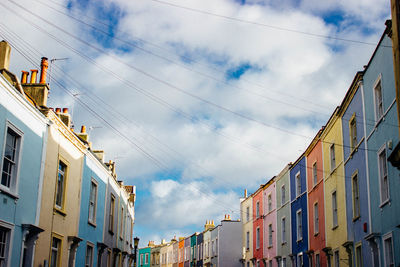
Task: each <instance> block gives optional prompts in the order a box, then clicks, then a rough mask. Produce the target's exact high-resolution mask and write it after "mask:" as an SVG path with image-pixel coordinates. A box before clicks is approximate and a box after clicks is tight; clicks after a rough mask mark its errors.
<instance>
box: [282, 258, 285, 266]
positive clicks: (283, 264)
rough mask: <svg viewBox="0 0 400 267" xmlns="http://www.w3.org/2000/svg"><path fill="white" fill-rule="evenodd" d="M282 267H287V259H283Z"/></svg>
mask: <svg viewBox="0 0 400 267" xmlns="http://www.w3.org/2000/svg"><path fill="white" fill-rule="evenodd" d="M282 267H286V258H282Z"/></svg>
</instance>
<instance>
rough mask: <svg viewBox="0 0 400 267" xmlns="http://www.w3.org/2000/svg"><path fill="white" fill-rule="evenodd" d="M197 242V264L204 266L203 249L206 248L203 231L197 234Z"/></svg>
mask: <svg viewBox="0 0 400 267" xmlns="http://www.w3.org/2000/svg"><path fill="white" fill-rule="evenodd" d="M196 244H197V255H196V258H197V261H196V266H197V267H203V250H204V243H203V232H201V233H199V234H198V235H197V239H196Z"/></svg>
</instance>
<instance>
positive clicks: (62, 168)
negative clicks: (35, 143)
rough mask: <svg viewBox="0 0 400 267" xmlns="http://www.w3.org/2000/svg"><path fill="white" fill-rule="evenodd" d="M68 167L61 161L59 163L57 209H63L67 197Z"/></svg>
mask: <svg viewBox="0 0 400 267" xmlns="http://www.w3.org/2000/svg"><path fill="white" fill-rule="evenodd" d="M66 172H67V165H66V164H65V163H64V162H62V161H61V160H60V161H59V162H58V176H57V188H56V207H57V208H60V209H63V207H64V195H65V180H66V175H67V173H66Z"/></svg>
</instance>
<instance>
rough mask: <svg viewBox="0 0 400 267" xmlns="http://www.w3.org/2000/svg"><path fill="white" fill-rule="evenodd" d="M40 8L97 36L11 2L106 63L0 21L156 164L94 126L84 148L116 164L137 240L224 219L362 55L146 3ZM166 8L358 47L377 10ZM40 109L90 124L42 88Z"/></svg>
mask: <svg viewBox="0 0 400 267" xmlns="http://www.w3.org/2000/svg"><path fill="white" fill-rule="evenodd" d="M24 1H25V0H24ZM54 1H56V2H54ZM54 1H50V2H46V3H47V5H49V6H51V7H53V8H55V9H57V10H60V11H62V12H65V13H66V14H70V15H72V16H76V17H79V18H80V19H82V20H84V21H85V22H86V23H89V24H92V25H94V26H95V27H97V28H99V29H101V31H105V32H107V33H108V35H104V34H103V33H101V31H96V30H94V29H93V28H88V27H86V26H85V25H82V24H80V23H77V22H76V21H74V20H72V19H71V18H69V17H68V16H64V15H61V14H60V13H57V12H55V11H54V10H53V9H51V8H48V7H46V6H43V5H40V4H36V5H33V4H32V2H29V1H27V0H26V3H24V4H25V5H26V6H27V7H29V8H30V9H31V10H32V11H33V12H40V13H41V14H43V16H46V18H47V19H49V20H51V21H52V22H53V23H54V24H56V25H62V26H63V27H64V28H65V29H67V30H68V31H70V32H71V33H74V34H76V35H78V36H79V37H80V38H83V39H84V40H86V41H88V42H90V43H91V44H93V45H96V46H99V47H101V48H103V49H105V50H106V51H107V53H109V55H111V56H112V57H110V56H108V55H107V54H103V53H99V52H97V51H94V50H93V49H91V48H88V47H87V46H86V45H85V44H82V43H80V42H78V41H76V40H74V39H72V38H71V37H70V36H68V35H65V34H63V33H59V32H57V30H56V29H54V28H52V27H51V26H50V25H45V26H46V29H48V30H49V31H52V32H54V33H57V36H58V37H59V38H61V39H62V40H64V41H66V42H68V43H69V44H70V45H71V46H73V48H74V49H76V50H77V51H80V52H81V53H82V54H87V55H90V56H91V57H92V58H93V61H94V62H95V64H92V63H89V62H87V61H85V60H84V59H82V58H81V57H80V56H79V55H78V54H76V53H73V52H72V51H71V50H70V49H66V48H65V47H62V46H61V45H60V44H59V43H57V42H54V40H51V39H50V38H49V36H46V35H45V34H43V33H39V32H37V31H36V30H35V29H34V28H30V27H31V26H29V25H28V26H27V25H25V24H23V22H21V21H20V20H18V18H15V17H13V16H12V14H7V13H6V14H4V16H3V18H4V21H10V22H13V21H15V23H14V25H15V28H14V30H15V32H16V33H17V34H19V35H21V36H27V38H29V40H30V45H31V46H32V47H34V48H37V49H39V50H41V51H43V52H41V53H42V54H43V55H46V56H48V57H49V58H61V57H68V58H69V60H68V61H63V62H61V61H60V62H57V67H59V68H61V69H62V71H63V72H64V73H66V74H68V75H71V76H72V77H75V78H76V79H77V80H78V81H79V82H80V83H81V85H79V86H78V85H77V84H74V83H71V82H70V81H68V80H67V79H65V76H64V77H63V75H62V74H61V75H60V77H59V79H64V80H65V83H66V84H67V86H69V87H70V88H71V90H73V91H74V92H78V93H79V92H83V91H85V94H82V95H80V96H79V98H80V99H81V100H82V101H84V102H85V103H87V104H88V105H89V106H90V107H91V108H93V109H94V110H96V112H97V113H98V114H100V116H102V117H104V118H106V119H107V120H108V121H109V122H110V123H111V124H112V125H113V126H115V127H116V128H117V129H119V131H120V132H121V133H122V134H124V135H126V136H127V137H128V138H130V139H131V140H132V142H133V141H134V142H136V143H137V144H138V145H139V146H140V147H142V148H143V150H145V151H146V152H147V153H148V154H149V155H151V156H152V157H154V158H155V159H157V161H159V162H160V163H162V168H161V169H160V168H159V167H158V166H156V164H155V163H154V162H152V161H151V160H149V159H148V158H147V157H145V156H144V155H143V153H141V152H139V151H137V150H136V149H135V148H134V147H132V146H131V145H130V144H128V143H127V142H125V141H124V140H122V139H121V138H119V136H118V134H116V133H115V132H113V131H112V130H110V129H109V128H107V127H105V126H104V127H103V128H99V129H95V130H93V131H92V132H91V137H90V138H91V141H92V142H93V146H94V147H95V148H100V149H104V150H105V151H106V159H107V160H108V159H116V158H118V159H117V172H118V177H119V178H120V179H123V180H124V181H125V183H126V184H134V185H136V186H137V203H136V224H135V231H136V233H135V235H137V236H139V237H140V238H141V240H142V242H141V246H143V245H146V244H147V242H148V241H149V240H154V241H156V242H157V243H158V242H160V240H161V239H164V238H165V239H167V240H168V239H171V238H172V237H173V236H174V235H177V236H179V235H190V234H192V233H194V232H196V231H201V230H202V227H203V225H204V222H205V221H206V220H214V221H215V222H218V221H219V220H220V219H222V218H223V216H224V214H226V213H230V214H232V217H233V218H238V217H239V197H240V196H241V195H242V194H243V190H244V188H247V189H249V191H250V192H252V191H254V190H255V189H256V188H257V187H258V186H259V185H260V184H261V183H265V182H266V181H267V179H269V178H271V177H273V176H274V175H276V174H277V173H279V172H280V170H281V169H282V168H284V167H285V165H286V164H287V163H288V162H291V161H295V160H296V159H297V157H298V156H299V155H300V154H301V152H302V151H304V149H305V148H306V147H307V145H308V144H309V142H310V139H307V138H303V137H302V136H309V137H310V138H312V137H314V135H315V134H316V132H317V131H318V130H319V129H320V127H321V126H322V125H323V124H324V123H325V122H326V121H327V119H328V118H329V115H330V113H331V112H332V111H333V110H334V108H335V106H336V105H339V104H340V102H341V99H342V98H343V97H344V94H345V91H346V90H347V88H348V86H349V84H350V83H351V81H352V79H353V77H354V75H355V73H356V71H358V70H360V69H362V66H363V65H364V64H366V63H367V62H368V60H369V57H370V56H371V54H372V52H373V50H374V46H373V45H361V44H355V43H351V42H342V41H334V40H327V39H324V38H318V37H315V36H310V35H307V34H301V33H294V32H290V31H284V30H276V29H272V28H269V27H262V26H257V25H251V24H248V23H247V24H246V23H239V22H234V21H229V20H226V19H222V18H218V17H214V16H209V15H205V14H200V13H196V12H190V11H188V10H184V9H179V8H174V7H171V6H168V5H162V4H159V3H157V2H154V1H144V0H138V1H127V0H102V1H89V0H87V1H82V0H78V1H71V0H70V1H63V0H54ZM166 1H168V2H171V3H175V4H178V5H182V6H187V7H191V8H194V9H198V10H204V11H209V12H213V13H216V14H220V15H224V16H230V17H233V18H240V19H243V20H247V21H254V22H257V23H261V24H265V25H271V26H276V27H281V28H285V29H289V30H297V31H301V32H307V33H312V34H320V35H324V36H334V37H340V38H344V39H351V40H359V41H363V42H367V43H377V42H378V40H379V37H380V35H381V34H382V32H383V30H384V27H385V26H384V22H385V19H387V18H388V17H389V14H390V13H389V12H390V10H389V4H388V3H387V1H386V0H378V1H377V0H366V1H361V2H360V1H357V0H349V1H336V0H331V1H330V0H329V1H328V0H327V1H315V0H304V1H291V0H285V1H280V2H279V6H278V5H276V4H273V3H276V2H274V1H267V0H265V1H259V0H252V1H244V0H240V1H239V0H218V1H215V0H204V1H194V0H190V1H179V0H166ZM56 3H58V4H56ZM367 11H368V12H367ZM0 12H1V11H0ZM0 14H1V13H0ZM93 18H95V19H93ZM0 21H1V19H0ZM116 38H118V39H122V40H124V41H127V42H129V43H131V44H133V45H129V44H127V43H121V42H120V41H118V40H117V39H116ZM139 40H141V41H139ZM137 46H138V47H140V48H142V49H138V47H137ZM149 52H150V53H149ZM13 56H15V57H16V62H17V63H16V64H14V65H13V66H12V67H13V68H14V70H13V71H14V72H15V73H19V71H20V70H21V69H24V68H25V69H27V67H26V66H27V65H29V64H28V63H27V62H26V61H25V60H24V59H23V58H22V57H18V55H17V54H15V55H13ZM38 58H40V57H39V56H38ZM127 65H130V66H133V67H134V68H130V67H127ZM99 66H100V67H101V68H99ZM105 68H106V69H108V70H110V71H105V70H104V69H105ZM111 70H112V72H113V73H111ZM138 70H139V71H138ZM54 75H55V78H57V77H56V69H54ZM155 78H156V79H155ZM157 79H158V80H157ZM160 81H161V82H160ZM83 87H85V88H83ZM138 87H140V89H138ZM84 89H87V90H84ZM149 95H152V96H149ZM153 96H155V97H153ZM155 98H156V99H155ZM98 99H102V100H103V101H106V102H107V103H108V104H109V105H110V106H104V105H103V104H101V103H100V102H99V100H98ZM49 102H50V104H51V105H54V106H68V107H73V109H74V111H73V112H74V123H75V125H77V127H79V126H80V125H82V124H85V125H91V126H97V125H101V121H100V120H99V118H97V117H95V116H93V115H91V114H90V113H89V112H87V110H85V109H84V108H83V107H82V106H81V105H79V103H77V102H76V100H74V99H73V98H71V97H70V96H67V95H66V94H65V92H63V91H62V90H60V88H57V87H56V86H55V85H54V87H52V91H51V95H50V99H49ZM207 102H209V103H207ZM210 103H213V104H215V105H212V104H210ZM310 110H311V111H312V112H310ZM177 111H178V112H179V113H177ZM237 114H241V115H244V116H246V117H247V118H251V119H252V120H249V119H245V118H243V117H241V116H238V115H237ZM267 125H268V126H267ZM276 128H281V129H284V130H285V131H281V130H277V129H276ZM288 132H290V133H294V134H290V133H288ZM150 135H151V136H153V137H154V138H153V137H151V136H150ZM189 215H190V216H189Z"/></svg>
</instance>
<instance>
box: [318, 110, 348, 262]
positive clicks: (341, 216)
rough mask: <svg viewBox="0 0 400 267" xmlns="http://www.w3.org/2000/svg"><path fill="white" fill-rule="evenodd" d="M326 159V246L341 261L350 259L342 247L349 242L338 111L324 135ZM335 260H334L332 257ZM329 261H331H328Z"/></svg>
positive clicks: (340, 123) (324, 154)
mask: <svg viewBox="0 0 400 267" xmlns="http://www.w3.org/2000/svg"><path fill="white" fill-rule="evenodd" d="M321 140H322V143H323V144H322V149H323V157H324V195H325V203H324V207H325V231H326V246H327V247H329V248H331V249H332V252H331V253H335V251H339V257H340V258H341V259H348V258H349V256H348V254H347V252H346V249H345V248H344V247H343V246H342V245H343V244H344V243H345V242H346V241H347V220H346V197H345V183H344V180H345V179H344V178H345V176H344V164H343V139H342V121H341V118H340V117H338V116H337V111H335V113H334V114H333V115H332V117H331V120H330V121H329V122H328V124H327V126H326V127H325V129H324V131H323V133H322V137H321ZM332 144H334V150H335V162H336V167H335V168H331V162H330V147H331V145H332ZM334 192H336V199H337V225H336V226H335V225H334V224H333V208H332V194H333V193H334ZM331 259H332V260H333V258H332V257H331ZM328 260H329V259H328Z"/></svg>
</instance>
